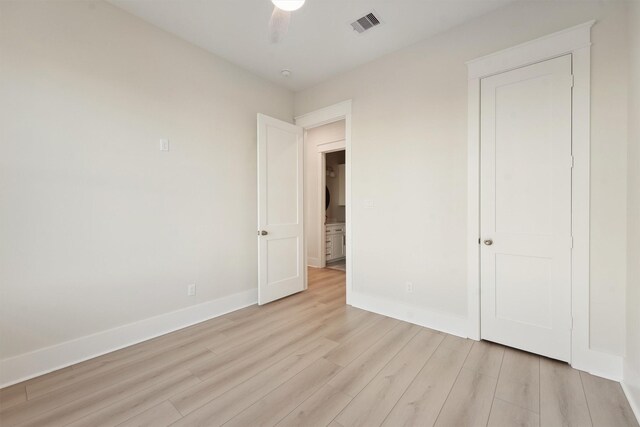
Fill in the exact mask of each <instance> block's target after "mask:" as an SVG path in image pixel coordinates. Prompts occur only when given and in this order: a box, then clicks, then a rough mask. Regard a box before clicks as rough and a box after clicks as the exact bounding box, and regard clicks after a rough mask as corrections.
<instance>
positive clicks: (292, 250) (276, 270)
mask: <svg viewBox="0 0 640 427" xmlns="http://www.w3.org/2000/svg"><path fill="white" fill-rule="evenodd" d="M303 149H304V147H303V131H302V128H301V127H299V126H295V125H293V124H291V123H286V122H283V121H281V120H277V119H274V118H271V117H268V116H265V115H263V114H258V304H266V303H268V302H271V301H274V300H276V299H279V298H283V297H286V296H288V295H291V294H293V293H296V292H300V291H302V290H304V289H305V288H306V268H305V250H304V248H305V246H304V222H303V220H304V210H303V201H304V198H303V188H304V185H303V172H304V170H303V166H304V157H303V155H304V153H303Z"/></svg>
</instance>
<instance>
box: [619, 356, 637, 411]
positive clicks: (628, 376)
mask: <svg viewBox="0 0 640 427" xmlns="http://www.w3.org/2000/svg"><path fill="white" fill-rule="evenodd" d="M621 385H622V390H623V391H624V394H625V395H626V396H627V400H628V401H629V406H631V410H632V411H633V413H634V414H635V416H636V419H637V420H638V423H640V372H637V371H634V370H633V369H631V367H630V366H629V364H628V363H627V364H626V365H625V367H624V380H623V381H622V382H621Z"/></svg>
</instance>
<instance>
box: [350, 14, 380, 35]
mask: <svg viewBox="0 0 640 427" xmlns="http://www.w3.org/2000/svg"><path fill="white" fill-rule="evenodd" d="M377 25H380V20H379V19H378V17H377V16H376V15H374V14H373V12H371V13H367V14H366V15H365V16H363V17H362V18H360V19H356V20H355V21H354V22H352V23H351V26H352V27H353V29H354V30H356V31H357V32H358V33H364V32H365V31H367V30H369V29H371V28H373V27H375V26H377Z"/></svg>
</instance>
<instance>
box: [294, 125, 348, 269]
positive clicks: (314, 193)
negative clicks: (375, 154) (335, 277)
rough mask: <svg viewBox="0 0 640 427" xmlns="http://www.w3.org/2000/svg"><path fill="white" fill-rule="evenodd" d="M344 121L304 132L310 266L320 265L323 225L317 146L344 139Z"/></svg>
mask: <svg viewBox="0 0 640 427" xmlns="http://www.w3.org/2000/svg"><path fill="white" fill-rule="evenodd" d="M344 129H345V121H344V120H339V121H336V122H333V123H329V124H326V125H323V126H318V127H316V128H312V129H309V130H308V131H306V135H305V139H304V144H305V147H304V149H305V160H304V189H305V193H304V204H305V209H306V210H305V214H304V215H305V216H304V220H305V242H306V245H307V263H308V264H309V265H312V266H319V265H320V249H319V248H320V228H319V224H324V217H323V216H322V214H321V212H322V211H323V208H321V207H320V206H319V205H318V200H319V196H318V188H319V187H320V184H319V182H318V179H319V174H318V165H319V154H318V148H317V147H318V145H322V144H326V143H328V142H334V141H339V140H343V139H344V138H345V133H344Z"/></svg>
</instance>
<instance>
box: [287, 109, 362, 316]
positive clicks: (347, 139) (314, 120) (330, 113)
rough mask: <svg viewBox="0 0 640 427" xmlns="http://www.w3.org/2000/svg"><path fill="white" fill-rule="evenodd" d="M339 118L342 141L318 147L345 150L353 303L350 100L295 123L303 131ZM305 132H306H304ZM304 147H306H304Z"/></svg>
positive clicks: (348, 291)
mask: <svg viewBox="0 0 640 427" xmlns="http://www.w3.org/2000/svg"><path fill="white" fill-rule="evenodd" d="M339 120H344V121H345V130H344V134H345V135H344V142H343V141H337V142H333V143H331V144H329V146H327V147H325V146H323V147H322V149H318V152H320V153H326V152H330V151H336V150H341V149H344V150H345V169H346V182H345V186H346V193H347V194H346V196H347V197H346V221H345V222H346V227H347V233H346V239H347V254H346V256H347V262H346V264H347V271H346V276H347V284H346V296H347V304H349V305H353V304H352V303H351V295H352V291H353V256H352V254H353V251H352V248H353V245H352V240H351V236H352V233H351V230H352V227H351V100H350V99H349V100H347V101H343V102H339V103H337V104H334V105H330V106H328V107H325V108H321V109H320V110H316V111H312V112H310V113H307V114H303V115H301V116H298V117H296V118H295V123H296V125H298V126H302V127H303V128H304V130H305V131H307V130H309V129H313V128H316V127H318V126H322V125H326V124H329V123H333V122H337V121H339ZM305 134H306V132H305ZM305 148H306V147H305ZM320 158H321V159H320V161H321V162H322V163H321V166H320V170H321V171H324V156H322V155H321V156H320ZM319 193H320V198H321V200H320V206H324V189H321V191H320V192H319ZM319 236H321V239H320V245H321V250H320V257H321V258H320V265H322V266H324V263H325V260H324V254H325V252H324V248H322V243H323V242H324V238H323V237H322V236H324V224H323V223H322V221H320V234H319Z"/></svg>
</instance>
